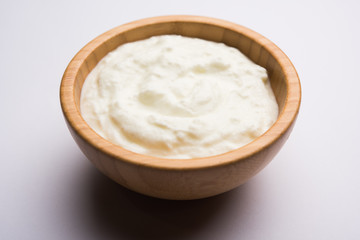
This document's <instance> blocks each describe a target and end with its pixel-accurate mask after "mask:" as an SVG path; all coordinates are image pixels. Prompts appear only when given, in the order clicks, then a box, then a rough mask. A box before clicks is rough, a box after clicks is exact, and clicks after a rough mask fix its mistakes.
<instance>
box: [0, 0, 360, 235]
mask: <svg viewBox="0 0 360 240" xmlns="http://www.w3.org/2000/svg"><path fill="white" fill-rule="evenodd" d="M359 10H360V3H359V1H355V0H354V1H351V0H342V1H341V0H339V1H331V0H330V1H315V0H311V1H307V0H306V1H298V2H292V1H286V0H284V1H279V0H272V1H265V0H264V1H256V0H254V1H249V0H248V1H228V0H221V1H219V0H218V1H209V0H208V1H195V0H189V1H188V0H182V1H157V0H151V1H138V0H131V1H105V0H104V1H97V2H91V1H4V0H2V1H0V30H1V32H0V34H1V35H0V56H1V57H0V69H1V71H0V83H1V85H0V121H1V124H0V134H1V135H0V149H1V152H0V157H1V160H0V161H1V165H0V239H4V240H7V239H55V240H56V239H59V240H60V239H76V240H82V239H87V240H91V239H149V238H150V237H151V238H152V239H207V240H208V239H210V240H212V239H222V240H227V239H252V240H254V239H277V240H278V239H301V240H303V239H327V240H328V239H346V240H350V239H354V240H355V239H360V173H359V170H360V161H359V160H360V141H359V134H360V126H359V125H360V107H359V103H360V95H359V91H360V83H359V82H360V78H359V70H360V69H359V68H360V67H359V65H360V60H359V59H360V58H359V56H360V47H359V46H360V30H359V29H360V26H359V22H360V17H359ZM170 14H191V15H203V16H210V17H216V18H221V19H225V20H228V21H232V22H235V23H238V24H241V25H244V26H247V27H249V28H251V29H253V30H255V31H257V32H259V33H261V34H262V35H264V36H266V37H267V38H269V39H270V40H271V41H273V42H274V43H275V44H277V45H278V46H279V47H280V48H281V49H282V50H283V51H284V52H285V53H286V54H287V55H288V56H289V58H290V59H291V60H292V62H293V64H294V65H295V67H296V69H297V71H298V73H299V76H300V79H301V82H302V90H303V100H302V105H301V110H300V114H299V117H298V121H297V124H296V126H295V128H294V131H293V133H292V135H291V136H290V138H289V140H288V142H287V143H286V144H285V146H284V148H283V149H282V151H281V152H280V153H279V154H278V155H277V156H276V157H275V159H274V160H273V161H272V162H271V163H270V165H268V166H267V167H266V168H265V169H264V170H263V171H262V172H261V173H260V174H258V175H257V176H256V177H254V178H253V179H251V180H250V181H249V182H247V183H246V184H245V185H243V186H241V187H239V188H237V189H235V190H233V191H231V192H229V193H226V194H223V195H220V196H217V197H213V198H209V199H203V200H197V201H185V202H176V201H165V200H158V199H153V198H149V197H145V196H142V195H139V194H136V193H133V192H130V191H128V190H125V189H123V188H122V187H120V186H119V185H117V184H115V183H113V182H112V181H110V180H108V179H107V178H106V177H104V176H103V175H102V174H100V173H99V172H98V171H97V170H96V169H95V168H94V167H93V166H92V165H91V164H90V162H88V160H87V159H86V158H85V157H84V156H83V154H82V153H81V152H80V151H79V149H78V147H77V146H76V144H75V143H74V141H73V140H72V138H71V136H70V134H69V132H68V130H67V128H66V126H65V122H64V120H63V116H62V113H61V108H60V103H59V85H60V80H61V77H62V74H63V72H64V70H65V68H66V66H67V64H68V63H69V61H70V60H71V58H72V57H73V56H74V55H75V54H76V52H77V51H78V50H80V48H81V47H82V46H84V45H85V44H86V43H87V42H89V41H90V40H91V39H93V38H95V37H96V36H97V35H99V34H101V33H103V32H105V31H107V30H109V29H111V28H113V27H115V26H117V25H120V24H123V23H126V22H129V21H133V20H137V19H141V18H145V17H152V16H158V15H170Z"/></svg>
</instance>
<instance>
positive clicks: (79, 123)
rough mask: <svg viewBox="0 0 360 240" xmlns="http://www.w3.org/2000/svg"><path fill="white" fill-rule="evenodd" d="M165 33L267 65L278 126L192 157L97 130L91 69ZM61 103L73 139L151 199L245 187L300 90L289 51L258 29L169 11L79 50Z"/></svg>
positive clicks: (284, 134) (280, 138) (277, 141)
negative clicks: (90, 119) (154, 152)
mask: <svg viewBox="0 0 360 240" xmlns="http://www.w3.org/2000/svg"><path fill="white" fill-rule="evenodd" d="M164 34H178V35H183V36H188V37H197V38H202V39H206V40H210V41H215V42H223V43H225V44H226V45H228V46H232V47H235V48H237V49H239V50H240V51H241V52H243V53H244V54H245V55H247V56H248V57H249V58H250V59H251V60H252V61H253V62H255V63H256V64H259V65H261V66H263V67H265V68H266V69H267V71H268V74H269V77H270V81H271V86H272V88H273V91H274V93H275V96H276V100H277V103H278V105H279V116H278V119H277V121H276V122H275V124H274V125H273V126H272V127H271V128H270V129H269V130H268V131H267V132H266V133H264V134H263V135H262V136H260V137H258V138H257V139H255V140H254V141H253V142H251V143H249V144H247V145H246V146H243V147H241V148H239V149H236V150H233V151H230V152H227V153H224V154H221V155H216V156H211V157H204V158H195V159H164V158H156V157H151V156H145V155H141V154H137V153H133V152H131V151H128V150H126V149H124V148H122V147H120V146H117V145H114V144H113V143H111V142H109V141H107V140H105V139H103V138H102V137H100V136H99V135H98V134H96V133H95V132H94V131H93V130H92V129H91V128H90V127H89V126H88V125H87V123H86V122H85V121H84V120H83V118H82V117H81V115H80V112H79V102H80V94H81V88H82V85H83V83H84V80H85V79H86V77H87V75H88V74H89V72H90V71H91V70H92V69H93V68H94V67H95V65H96V64H97V63H98V62H99V61H100V60H101V59H102V58H103V57H104V56H105V55H106V54H107V53H108V52H110V51H112V50H114V49H115V48H116V47H118V46H119V45H121V44H124V43H127V42H133V41H137V40H141V39H145V38H149V37H151V36H155V35H164ZM60 100H61V106H62V110H63V114H64V116H65V120H66V123H67V125H68V128H69V130H70V132H71V134H72V136H73V138H74V140H75V141H76V143H77V144H78V146H79V147H80V149H81V150H82V152H83V153H84V154H85V155H86V157H87V158H88V159H89V160H90V161H91V162H92V163H93V164H94V165H95V166H96V167H97V168H98V169H99V170H100V171H101V172H102V173H104V174H105V175H107V176H108V177H110V178H111V179H113V180H114V181H116V182H117V183H119V184H121V185H122V186H124V187H126V188H128V189H131V190H133V191H136V192H139V193H142V194H145V195H148V196H153V197H158V198H164V199H199V198H205V197H209V196H214V195H217V194H220V193H223V192H226V191H229V190H231V189H233V188H235V187H237V186H239V185H241V184H242V183H244V182H245V181H247V180H248V179H249V178H251V177H252V176H254V175H255V174H256V173H258V172H259V171H260V170H261V169H263V168H264V167H265V166H266V165H267V164H268V163H269V162H270V161H271V160H272V158H273V157H274V156H275V155H276V154H277V152H278V151H279V150H280V148H281V147H282V146H283V144H284V143H285V141H286V139H287V138H288V136H289V134H290V132H291V130H292V127H293V126H294V123H295V120H296V116H297V114H298V111H299V107H300V101H301V87H300V81H299V78H298V75H297V73H296V70H295V68H294V67H293V65H292V64H291V62H290V60H289V59H288V58H287V56H286V55H285V54H284V53H283V52H282V51H281V50H280V49H279V48H278V47H277V46H276V45H275V44H273V43H272V42H270V41H269V40H268V39H266V38H265V37H263V36H261V35H260V34H258V33H256V32H253V31H252V30H249V29H247V28H245V27H242V26H239V25H237V24H234V23H230V22H226V21H223V20H218V19H213V18H206V17H196V16H164V17H155V18H149V19H144V20H139V21H135V22H132V23H128V24H125V25H122V26H119V27H116V28H114V29H112V30H110V31H108V32H106V33H104V34H102V35H100V36H99V37H97V38H95V39H94V40H92V41H91V42H90V43H88V44H87V45H86V46H85V47H84V48H82V49H81V50H80V51H79V52H78V53H77V54H76V55H75V57H74V58H73V59H72V60H71V62H70V63H69V65H68V67H67V69H66V71H65V73H64V76H63V79H62V82H61V87H60Z"/></svg>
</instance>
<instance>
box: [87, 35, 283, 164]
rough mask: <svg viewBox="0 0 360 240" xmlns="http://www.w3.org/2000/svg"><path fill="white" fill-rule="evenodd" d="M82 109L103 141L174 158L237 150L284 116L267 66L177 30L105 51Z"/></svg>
mask: <svg viewBox="0 0 360 240" xmlns="http://www.w3.org/2000/svg"><path fill="white" fill-rule="evenodd" d="M80 109H81V114H82V116H83V118H84V119H85V121H86V122H87V123H88V124H89V125H90V126H91V128H93V129H94V131H95V132H97V133H98V134H99V135H101V136H102V137H103V138H105V139H107V140H109V141H111V142H113V143H115V144H117V145H120V146H121V147H123V148H126V149H128V150H130V151H133V152H136V153H141V154H145V155H150V156H156V157H163V158H173V159H187V158H197V157H206V156H212V155H217V154H221V153H225V152H228V151H231V150H234V149H237V148H239V147H241V146H244V145H246V144H247V143H249V142H251V141H252V140H254V139H255V138H257V137H259V136H260V135H262V134H263V133H264V132H265V131H267V130H268V129H269V128H270V127H271V125H272V124H273V123H274V122H275V121H276V119H277V116H278V105H277V103H276V100H275V97H274V94H273V92H272V90H271V87H270V83H269V80H268V76H267V73H266V70H265V69H264V68H262V67H260V66H258V65H256V64H254V63H253V62H251V61H250V60H249V59H248V58H247V57H246V56H244V55H243V54H242V53H241V52H240V51H239V50H237V49H235V48H232V47H228V46H226V45H224V44H222V43H215V42H210V41H205V40H202V39H197V38H187V37H182V36H176V35H163V36H156V37H151V38H149V39H146V40H142V41H137V42H133V43H127V44H124V45H121V46H120V47H118V48H117V49H115V50H114V51H112V52H110V53H109V54H108V55H106V56H105V57H104V58H103V59H102V60H101V61H100V62H99V63H98V64H97V66H96V67H95V68H94V69H93V70H92V72H91V73H90V74H89V75H88V77H87V79H86V80H85V82H84V85H83V88H82V92H81V102H80Z"/></svg>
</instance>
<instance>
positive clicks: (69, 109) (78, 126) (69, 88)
mask: <svg viewBox="0 0 360 240" xmlns="http://www.w3.org/2000/svg"><path fill="white" fill-rule="evenodd" d="M167 22H184V23H185V22H195V23H202V24H204V23H205V24H209V25H215V26H218V27H221V28H225V29H228V30H231V31H235V32H239V33H241V34H243V35H245V36H247V37H248V38H250V39H252V40H253V41H255V42H257V43H258V44H259V45H260V46H262V47H263V48H264V49H266V50H267V51H268V52H269V53H270V54H271V55H272V56H273V57H274V58H275V60H276V61H277V62H278V63H279V65H280V67H281V69H282V71H283V73H284V77H285V80H286V85H287V90H288V92H287V95H286V99H285V104H284V107H283V110H282V111H281V112H280V113H279V116H278V118H277V120H276V122H275V123H274V124H273V125H272V126H271V127H270V128H269V129H268V130H267V131H266V132H265V133H264V134H263V135H261V136H260V137H258V138H256V139H255V140H254V141H252V142H250V143H248V144H247V145H245V146H242V147H240V148H237V149H234V150H231V151H229V152H226V153H223V154H219V155H214V156H209V157H201V158H192V159H168V158H160V157H153V156H148V155H143V154H139V153H135V152H132V151H130V150H127V149H124V148H122V147H120V146H118V145H115V144H113V143H112V142H110V141H108V140H106V139H104V138H102V137H101V136H100V135H98V134H97V133H96V132H95V131H94V130H92V128H91V127H90V126H89V125H88V124H87V123H86V122H85V120H84V119H83V118H82V116H81V114H80V112H79V111H78V108H77V106H76V102H75V79H76V76H77V74H78V71H79V69H80V67H81V66H82V64H83V62H84V61H85V59H86V58H87V57H88V56H89V55H90V54H91V53H92V51H93V50H94V49H96V48H97V47H99V46H100V45H101V44H102V43H103V42H105V41H107V40H109V39H110V38H112V37H114V36H116V35H118V34H121V33H123V32H126V31H129V30H131V29H135V28H139V27H144V26H146V25H152V24H158V23H167ZM60 102H61V108H62V111H63V115H64V117H65V119H66V121H67V122H68V124H69V125H70V126H71V128H72V129H73V131H75V132H76V134H77V135H79V136H80V137H81V138H82V139H83V140H84V141H86V142H87V143H89V144H90V145H92V146H93V147H94V148H95V149H97V150H98V151H101V152H103V153H105V154H106V155H108V156H111V157H113V158H115V159H118V160H119V161H123V162H126V163H129V164H134V165H138V166H144V167H147V168H156V169H162V170H197V169H204V168H212V167H219V166H223V165H228V164H232V163H234V162H237V161H242V160H244V159H246V158H248V157H250V156H252V155H254V154H257V153H259V152H261V151H262V150H264V149H266V148H268V147H269V146H270V145H272V144H273V143H274V142H276V141H277V140H278V139H279V138H280V137H281V136H282V135H283V134H284V133H285V132H286V131H287V130H288V129H289V128H290V127H291V125H292V124H293V122H294V121H295V119H296V116H297V114H298V112H299V108H300V102H301V86H300V80H299V77H298V74H297V72H296V70H295V68H294V66H293V64H292V63H291V61H290V59H289V58H288V57H287V56H286V55H285V53H284V52H282V50H280V48H278V47H277V46H276V45H275V44H274V43H273V42H271V41H270V40H268V39H267V38H265V37H264V36H262V35H260V34H259V33H257V32H254V31H253V30H250V29H248V28H246V27H244V26H241V25H238V24H236V23H232V22H228V21H226V20H221V19H216V18H211V17H203V16H190V15H169V16H158V17H151V18H145V19H141V20H137V21H133V22H130V23H127V24H123V25H120V26H118V27H115V28H113V29H111V30H109V31H107V32H105V33H103V34H101V35H99V36H98V37H96V38H95V39H93V40H92V41H90V42H89V43H88V44H86V45H85V46H84V47H83V48H82V49H81V50H80V51H79V52H78V53H77V54H76V55H75V56H74V57H73V59H72V60H71V61H70V63H69V65H68V66H67V68H66V70H65V72H64V75H63V78H62V81H61V85H60Z"/></svg>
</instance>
